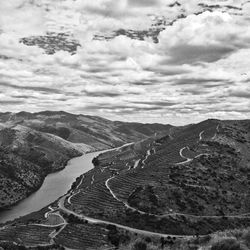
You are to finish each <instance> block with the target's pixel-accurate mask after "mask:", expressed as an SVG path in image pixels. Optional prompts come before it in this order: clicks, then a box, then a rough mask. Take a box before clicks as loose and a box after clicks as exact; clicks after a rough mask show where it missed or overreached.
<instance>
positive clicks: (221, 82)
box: [172, 78, 232, 88]
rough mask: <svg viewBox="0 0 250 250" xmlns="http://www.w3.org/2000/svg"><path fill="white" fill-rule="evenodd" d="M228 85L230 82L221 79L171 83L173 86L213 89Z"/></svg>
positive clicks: (196, 79) (180, 80)
mask: <svg viewBox="0 0 250 250" xmlns="http://www.w3.org/2000/svg"><path fill="white" fill-rule="evenodd" d="M228 83H232V82H231V81H229V80H225V79H221V78H182V79H178V80H174V81H173V82H172V84H173V85H198V86H199V87H203V88H213V87H218V86H223V85H225V84H228Z"/></svg>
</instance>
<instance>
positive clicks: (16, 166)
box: [0, 111, 169, 209]
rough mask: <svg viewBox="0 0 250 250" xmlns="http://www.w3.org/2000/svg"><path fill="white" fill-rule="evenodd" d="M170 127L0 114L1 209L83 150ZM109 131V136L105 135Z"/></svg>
mask: <svg viewBox="0 0 250 250" xmlns="http://www.w3.org/2000/svg"><path fill="white" fill-rule="evenodd" d="M165 127H166V128H168V127H169V125H166V126H165V125H158V124H152V125H150V124H148V125H147V124H146V125H144V124H136V123H135V124H129V123H122V122H112V121H109V120H106V119H102V118H99V117H88V116H83V115H73V114H70V113H66V112H50V111H44V112H40V113H28V112H20V113H16V114H15V113H1V114H0V128H1V129H0V154H1V159H2V160H1V167H0V179H1V190H0V209H6V208H8V207H9V206H11V205H14V204H16V203H17V202H19V201H21V200H23V199H24V198H26V197H27V196H29V195H30V194H31V193H33V192H34V191H36V190H38V189H39V188H40V186H41V185H42V183H43V181H44V178H45V177H46V176H47V175H48V174H49V173H53V172H56V171H59V170H62V169H63V168H64V167H65V165H66V164H67V162H68V161H69V160H70V159H72V158H74V157H77V156H80V155H82V154H85V153H88V152H94V151H99V150H104V149H109V148H113V147H116V146H120V145H122V144H124V143H127V142H131V141H135V140H139V139H143V138H147V137H148V136H150V135H151V134H153V133H155V132H156V131H157V132H163V131H164V129H165ZM109 135H112V136H109Z"/></svg>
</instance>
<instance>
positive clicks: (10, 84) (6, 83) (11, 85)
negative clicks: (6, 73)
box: [0, 82, 62, 94]
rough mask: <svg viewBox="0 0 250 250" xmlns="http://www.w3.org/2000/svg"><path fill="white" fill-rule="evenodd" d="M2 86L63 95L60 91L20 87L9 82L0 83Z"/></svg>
mask: <svg viewBox="0 0 250 250" xmlns="http://www.w3.org/2000/svg"><path fill="white" fill-rule="evenodd" d="M0 86H2V87H7V88H13V89H19V90H32V91H37V92H43V93H48V94H61V93H62V92H61V91H60V90H58V89H54V88H47V87H35V86H19V85H15V84H12V83H8V82H0Z"/></svg>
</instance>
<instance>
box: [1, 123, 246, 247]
mask: <svg viewBox="0 0 250 250" xmlns="http://www.w3.org/2000/svg"><path fill="white" fill-rule="evenodd" d="M249 143H250V123H249V121H248V120H246V121H219V120H206V121H204V122H201V123H198V124H191V125H187V126H183V127H173V126H171V127H170V128H168V129H167V130H166V131H165V134H163V133H162V132H161V133H153V134H152V135H151V136H149V137H147V138H145V139H141V140H138V141H137V142H134V143H127V144H126V145H124V146H121V147H117V148H115V149H113V150H109V151H107V152H104V153H101V154H97V155H98V156H97V157H94V158H93V160H92V162H93V164H94V168H93V169H91V170H89V171H88V172H86V173H82V174H81V175H80V176H79V177H78V178H77V179H76V181H75V182H74V183H73V184H72V186H71V189H70V190H68V192H67V193H66V194H65V195H63V196H62V197H61V198H58V199H57V200H56V201H55V202H53V203H51V204H50V205H48V206H47V207H45V208H43V209H41V210H40V211H37V212H34V213H31V214H28V215H26V216H24V217H21V218H19V219H16V220H14V221H13V222H9V223H7V224H5V225H3V226H2V228H1V230H0V245H1V244H2V245H3V246H8V245H11V246H12V247H14V246H17V245H22V246H25V247H32V248H34V247H36V246H40V247H41V246H43V247H44V248H45V249H46V248H47V249H63V247H65V249H116V248H117V247H119V249H130V248H128V247H129V244H132V242H136V240H138V238H139V239H141V240H142V241H143V242H145V241H146V240H148V241H149V239H150V242H148V243H147V244H148V245H155V246H158V247H159V248H156V249H163V248H164V246H166V247H167V246H168V247H171V248H170V249H198V248H199V246H201V244H202V245H204V247H205V246H206V244H207V246H209V244H210V243H209V242H210V241H209V240H210V239H211V238H213V237H216V236H214V235H217V232H218V231H224V232H227V231H228V230H231V231H232V232H233V230H240V229H242V228H248V227H250V211H249V206H248V204H249V197H250V196H249V192H248V188H247V186H248V185H249V174H248V173H249V166H250V165H249V162H250V159H249V153H248V152H249V145H250V144H249ZM24 225H25V230H23V227H24ZM34 227H35V228H36V231H34V232H31V231H32V229H33V228H34ZM40 230H41V234H39V232H40ZM23 234H25V235H29V237H28V238H25V237H26V236H25V235H23ZM225 234H226V233H225ZM13 235H15V236H13ZM94 235H95V236H94ZM13 237H14V238H15V239H20V240H21V241H20V240H19V241H16V240H13ZM6 239H8V240H7V241H6ZM13 243H14V245H13ZM162 245H163V248H161V246H162ZM126 246H127V248H126ZM123 247H124V248H123ZM181 247H183V248H181ZM189 247H192V248H189ZM164 249H165V248H164ZM166 249H167V248H166ZM204 249H209V248H204Z"/></svg>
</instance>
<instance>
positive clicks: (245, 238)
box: [242, 231, 250, 247]
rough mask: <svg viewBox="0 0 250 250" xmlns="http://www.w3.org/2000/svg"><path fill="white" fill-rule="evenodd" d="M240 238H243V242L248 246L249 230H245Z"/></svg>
mask: <svg viewBox="0 0 250 250" xmlns="http://www.w3.org/2000/svg"><path fill="white" fill-rule="evenodd" d="M242 238H243V240H244V242H245V244H246V245H247V246H248V247H250V231H247V232H245V233H244V234H243V236H242Z"/></svg>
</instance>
